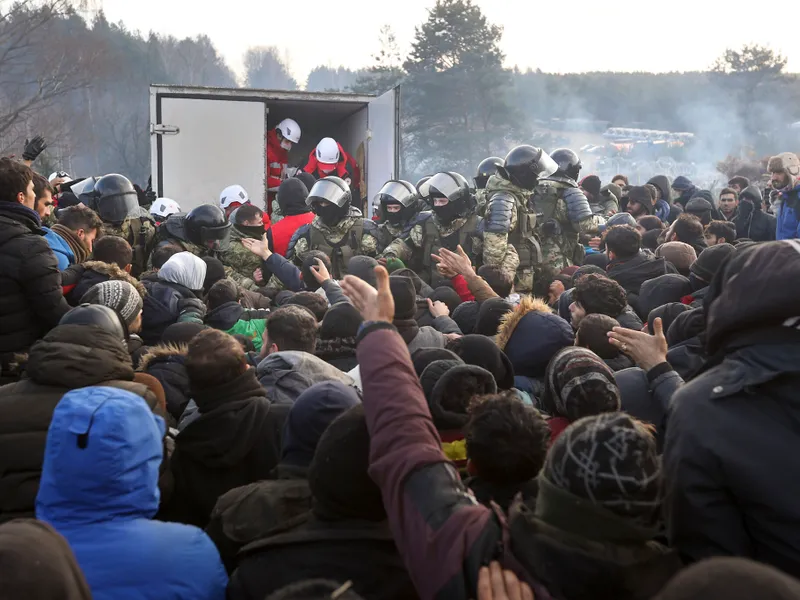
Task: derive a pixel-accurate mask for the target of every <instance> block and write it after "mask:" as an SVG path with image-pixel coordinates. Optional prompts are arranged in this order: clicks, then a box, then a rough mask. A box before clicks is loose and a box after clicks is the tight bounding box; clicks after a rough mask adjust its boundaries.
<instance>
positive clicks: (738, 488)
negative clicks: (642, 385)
mask: <svg viewBox="0 0 800 600" xmlns="http://www.w3.org/2000/svg"><path fill="white" fill-rule="evenodd" d="M792 333H794V334H796V333H797V332H792ZM773 337H774V336H773ZM798 388H800V339H797V340H796V341H794V342H788V343H787V342H780V341H777V340H776V341H774V342H772V341H769V340H763V341H762V343H759V344H755V345H750V346H746V347H742V348H740V349H739V350H735V351H732V352H730V353H729V354H727V356H726V357H725V359H724V361H723V362H722V363H721V364H719V365H718V366H716V367H713V368H712V369H710V370H708V371H707V372H705V373H703V374H702V375H700V376H698V377H696V378H695V379H693V380H692V381H691V382H689V383H687V384H686V385H685V386H684V387H683V388H682V389H680V390H679V391H678V392H677V393H676V394H675V395H674V396H673V399H672V406H671V414H670V418H669V421H668V426H667V436H666V444H665V449H664V468H665V481H666V484H667V494H666V497H667V502H666V504H665V508H666V514H667V522H668V526H669V537H670V542H671V544H672V545H673V546H674V547H675V548H676V549H677V550H678V551H679V552H680V553H681V555H682V556H683V558H684V560H688V561H697V560H701V559H703V558H706V557H708V556H718V555H722V556H742V557H745V558H751V559H754V560H758V561H759V562H764V563H767V564H770V565H772V566H774V567H777V568H778V569H781V570H782V571H784V572H786V573H788V574H789V575H792V576H793V577H800V544H798V541H797V540H798V539H800V504H798V502H797V499H798V498H799V497H800V477H798V476H797V473H798V469H797V456H798V454H800V396H798V394H797V390H798Z"/></svg>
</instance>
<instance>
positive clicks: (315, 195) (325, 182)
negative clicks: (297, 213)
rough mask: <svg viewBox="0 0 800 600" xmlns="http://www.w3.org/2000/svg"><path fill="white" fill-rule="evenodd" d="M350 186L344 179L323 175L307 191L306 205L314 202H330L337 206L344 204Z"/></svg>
mask: <svg viewBox="0 0 800 600" xmlns="http://www.w3.org/2000/svg"><path fill="white" fill-rule="evenodd" d="M349 193H350V188H349V187H348V185H347V184H346V183H345V182H344V180H342V179H339V178H338V177H325V178H323V179H320V180H319V181H317V182H316V183H315V184H314V185H313V186H312V187H311V191H309V192H308V198H306V205H308V206H311V205H312V204H313V203H314V202H322V201H325V202H330V203H331V204H335V205H336V206H338V207H339V208H341V207H342V206H344V205H345V203H346V202H347V197H348V195H349Z"/></svg>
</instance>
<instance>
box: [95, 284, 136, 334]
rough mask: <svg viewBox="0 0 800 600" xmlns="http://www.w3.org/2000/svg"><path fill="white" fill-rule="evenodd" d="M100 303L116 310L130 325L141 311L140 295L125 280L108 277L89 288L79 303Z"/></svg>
mask: <svg viewBox="0 0 800 600" xmlns="http://www.w3.org/2000/svg"><path fill="white" fill-rule="evenodd" d="M84 303H89V304H102V305H103V306H107V307H109V308H113V309H114V310H115V311H117V314H118V315H119V316H120V317H122V318H123V319H124V320H125V322H126V323H127V324H128V325H131V324H132V323H133V322H134V320H136V317H137V316H138V314H139V313H140V312H141V311H142V306H144V304H143V302H142V297H141V296H140V295H139V292H138V291H137V290H136V288H135V287H133V286H132V285H131V284H130V283H128V282H127V281H121V280H119V279H110V280H108V281H104V282H102V283H98V284H97V285H93V286H92V287H91V288H89V291H88V292H86V293H85V294H84V295H83V298H81V304H84Z"/></svg>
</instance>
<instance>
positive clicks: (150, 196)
mask: <svg viewBox="0 0 800 600" xmlns="http://www.w3.org/2000/svg"><path fill="white" fill-rule="evenodd" d="M144 195H145V198H147V204H152V203H153V202H155V201H156V198H158V196H157V195H156V193H155V192H154V191H153V176H152V175H150V177H148V178H147V189H146V190H145V191H144Z"/></svg>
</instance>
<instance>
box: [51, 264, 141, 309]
mask: <svg viewBox="0 0 800 600" xmlns="http://www.w3.org/2000/svg"><path fill="white" fill-rule="evenodd" d="M62 276H63V285H64V290H65V291H66V290H69V291H68V292H66V294H65V296H66V298H67V302H69V303H70V304H71V305H72V306H77V305H78V304H80V303H81V298H83V295H84V294H85V293H86V292H88V291H89V290H90V289H91V288H92V287H94V286H95V285H97V284H98V283H103V282H104V281H109V280H111V279H119V280H121V281H127V282H128V283H130V284H131V285H132V286H133V287H135V288H136V290H137V291H138V292H139V294H140V295H141V296H142V298H144V295H145V293H146V292H145V288H144V285H142V283H141V282H139V281H138V280H137V279H136V278H135V277H131V276H130V275H129V274H128V273H126V272H125V271H124V270H123V269H120V268H119V267H118V266H117V265H112V264H109V263H105V262H102V261H99V260H90V261H87V262H85V263H81V264H79V265H72V266H70V267H69V268H68V269H67V270H66V271H64V272H63V274H62Z"/></svg>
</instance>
